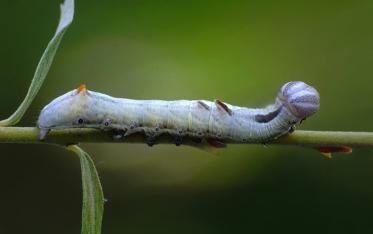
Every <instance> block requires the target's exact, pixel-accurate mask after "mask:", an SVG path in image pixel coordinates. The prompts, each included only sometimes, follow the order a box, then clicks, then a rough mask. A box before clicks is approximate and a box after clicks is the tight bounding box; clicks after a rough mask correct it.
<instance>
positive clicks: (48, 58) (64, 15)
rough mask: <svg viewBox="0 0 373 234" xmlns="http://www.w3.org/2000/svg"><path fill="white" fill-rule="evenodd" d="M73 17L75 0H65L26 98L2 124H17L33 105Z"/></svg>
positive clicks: (0, 123)
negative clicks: (55, 28) (57, 22)
mask: <svg viewBox="0 0 373 234" xmlns="http://www.w3.org/2000/svg"><path fill="white" fill-rule="evenodd" d="M73 17H74V0H65V2H64V3H63V4H62V5H61V17H60V21H59V24H58V27H57V30H56V33H55V35H54V36H53V38H52V40H50V42H49V44H48V46H47V48H46V49H45V51H44V53H43V55H42V57H41V59H40V61H39V64H38V66H37V67H36V71H35V74H34V78H33V79H32V81H31V84H30V87H29V89H28V91H27V94H26V97H25V99H24V100H23V102H22V103H21V105H20V106H19V107H18V108H17V110H16V111H15V112H14V113H13V114H12V115H11V116H10V117H9V118H7V119H4V120H2V121H0V126H10V125H15V124H17V123H18V122H19V121H20V120H21V118H22V117H23V115H24V114H25V112H26V110H27V109H28V108H29V106H30V105H31V102H32V101H33V100H34V98H35V96H36V94H37V93H38V92H39V89H40V87H41V85H42V84H43V82H44V80H45V77H46V76H47V73H48V71H49V68H50V67H51V65H52V62H53V58H54V55H55V54H56V51H57V49H58V46H59V44H60V42H61V40H62V36H63V34H64V33H65V31H66V30H67V28H68V27H69V25H70V24H71V22H72V21H73Z"/></svg>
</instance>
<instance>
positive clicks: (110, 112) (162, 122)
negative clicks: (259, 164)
mask: <svg viewBox="0 0 373 234" xmlns="http://www.w3.org/2000/svg"><path fill="white" fill-rule="evenodd" d="M319 106H320V98H319V94H318V92H317V91H316V89H314V88H313V87H311V86H309V85H307V84H305V83H304V82H301V81H294V82H289V83H286V84H285V85H283V87H282V88H281V89H280V91H279V93H278V96H277V98H276V102H275V104H273V105H271V106H269V107H267V108H263V109H249V108H246V107H238V106H233V105H230V104H226V103H223V102H222V101H220V100H215V101H213V102H211V101H205V100H194V101H187V100H178V101H161V100H131V99H123V98H114V97H111V96H108V95H105V94H102V93H98V92H94V91H91V90H87V89H86V88H85V86H84V85H82V86H80V87H79V88H78V89H76V90H73V91H70V92H68V93H66V94H64V95H62V96H60V97H58V98H56V99H55V100H53V101H52V102H51V103H49V104H48V105H47V106H45V107H44V109H43V110H42V111H41V113H40V116H39V120H38V124H37V125H38V128H39V129H40V139H41V140H43V139H44V138H45V137H46V135H47V134H48V132H49V131H50V130H51V129H65V128H97V129H102V130H105V131H112V132H114V134H113V136H114V137H115V138H118V139H120V138H123V137H124V140H125V136H127V135H130V134H133V133H136V132H143V133H144V134H145V136H146V143H147V144H148V145H150V146H152V145H153V144H155V143H156V137H157V136H159V135H161V134H169V135H171V136H172V137H173V138H174V142H175V144H176V145H180V144H181V143H182V138H183V137H184V136H188V137H191V138H195V139H197V140H207V142H209V143H210V144H212V145H213V146H216V147H220V146H224V141H237V142H258V143H259V142H260V143H265V142H268V141H270V140H273V139H276V138H278V137H279V136H282V135H284V134H286V133H288V132H289V131H292V130H293V128H294V126H295V125H296V124H298V123H300V122H301V121H302V120H304V119H306V118H307V117H309V116H311V115H313V114H314V113H315V112H316V111H317V110H318V109H319Z"/></svg>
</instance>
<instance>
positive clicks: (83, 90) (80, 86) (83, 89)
mask: <svg viewBox="0 0 373 234" xmlns="http://www.w3.org/2000/svg"><path fill="white" fill-rule="evenodd" d="M76 90H77V91H78V93H83V92H86V91H87V87H86V86H85V84H81V85H79V87H78V88H77V89H76Z"/></svg>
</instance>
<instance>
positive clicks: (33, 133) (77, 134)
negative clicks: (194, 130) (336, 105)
mask: <svg viewBox="0 0 373 234" xmlns="http://www.w3.org/2000/svg"><path fill="white" fill-rule="evenodd" d="M38 134H39V130H38V129H37V128H35V127H0V143H51V144H64V145H67V144H72V143H79V142H90V143H104V142H108V143H144V142H145V137H144V135H143V134H141V133H135V134H132V135H129V136H126V137H125V138H124V139H123V140H114V139H113V138H112V137H111V136H110V134H108V133H105V132H103V131H100V130H97V129H65V130H54V131H51V132H50V133H49V134H48V136H47V138H46V140H44V141H40V140H39V139H38ZM157 143H159V144H173V141H172V138H171V137H170V136H167V135H162V136H159V138H158V139H157ZM226 143H228V144H243V143H237V142H226ZM259 143H260V142H246V143H244V144H259ZM183 144H186V145H198V144H197V143H195V142H194V141H193V139H192V138H189V137H185V138H184V139H183ZM268 144H280V145H297V146H304V147H322V146H349V147H369V148H373V132H339V131H295V132H294V133H292V134H289V135H285V136H283V137H280V138H279V139H277V140H274V141H271V142H269V143H268Z"/></svg>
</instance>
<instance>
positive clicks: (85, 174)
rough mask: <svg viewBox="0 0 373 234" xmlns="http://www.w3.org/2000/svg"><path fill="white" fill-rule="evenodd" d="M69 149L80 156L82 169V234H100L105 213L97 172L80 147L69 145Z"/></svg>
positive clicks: (89, 158)
mask: <svg viewBox="0 0 373 234" xmlns="http://www.w3.org/2000/svg"><path fill="white" fill-rule="evenodd" d="M67 149H68V150H70V151H72V152H74V153H76V154H77V155H78V156H79V158H80V166H81V169H82V187H83V208H82V232H81V233H82V234H100V233H101V223H102V215H103V212H104V195H103V192H102V187H101V183H100V178H99V177H98V174H97V170H96V168H95V165H94V163H93V161H92V159H91V157H90V156H89V155H88V154H87V153H86V152H85V151H84V150H82V149H81V148H80V147H79V146H77V145H69V146H67Z"/></svg>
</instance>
